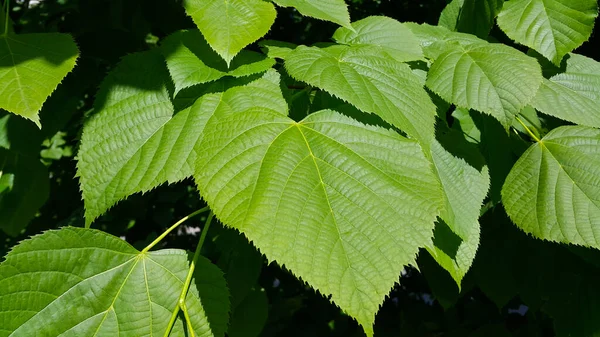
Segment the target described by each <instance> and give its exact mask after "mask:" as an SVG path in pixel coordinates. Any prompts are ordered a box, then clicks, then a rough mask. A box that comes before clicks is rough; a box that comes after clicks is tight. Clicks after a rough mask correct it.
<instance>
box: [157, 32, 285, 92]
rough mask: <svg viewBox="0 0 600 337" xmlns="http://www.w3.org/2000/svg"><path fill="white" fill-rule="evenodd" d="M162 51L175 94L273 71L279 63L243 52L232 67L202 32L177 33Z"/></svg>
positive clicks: (235, 59) (167, 39)
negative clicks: (226, 79)
mask: <svg viewBox="0 0 600 337" xmlns="http://www.w3.org/2000/svg"><path fill="white" fill-rule="evenodd" d="M161 51H162V53H163V55H164V57H165V59H166V61H167V68H169V73H170V74H171V78H172V79H173V83H175V94H177V93H178V92H179V91H180V90H182V89H185V88H188V87H191V86H193V85H196V84H202V83H207V82H212V81H215V80H217V79H219V78H222V77H224V76H233V77H243V76H248V75H252V74H256V73H261V72H264V71H266V70H267V69H269V68H271V67H272V66H273V65H274V64H275V60H273V59H271V58H267V57H265V56H264V55H261V54H259V53H256V52H252V51H248V50H242V51H241V52H240V53H239V54H238V55H237V56H236V57H234V58H233V60H232V62H231V64H230V65H229V66H228V65H227V64H226V63H225V61H223V59H222V58H221V57H220V56H219V55H218V54H217V53H215V52H214V51H213V50H212V49H211V48H210V46H209V45H208V44H207V43H206V41H205V40H204V37H203V36H202V34H200V32H199V31H198V30H189V31H180V32H176V33H174V34H172V35H170V36H169V37H167V38H166V39H165V41H164V42H163V44H162V47H161Z"/></svg>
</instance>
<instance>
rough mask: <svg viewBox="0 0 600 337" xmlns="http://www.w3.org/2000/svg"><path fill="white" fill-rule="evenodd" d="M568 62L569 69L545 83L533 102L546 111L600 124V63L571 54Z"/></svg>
mask: <svg viewBox="0 0 600 337" xmlns="http://www.w3.org/2000/svg"><path fill="white" fill-rule="evenodd" d="M566 65H567V67H566V71H565V72H563V73H560V74H557V75H554V76H552V77H551V78H550V79H549V80H544V81H543V82H542V85H541V86H540V89H539V91H538V93H537V95H536V96H535V98H534V99H533V101H532V102H531V104H532V105H533V107H534V108H536V109H538V110H539V111H541V112H543V113H545V114H548V115H552V116H554V117H558V118H562V119H564V120H567V121H570V122H574V123H577V124H581V125H587V126H594V127H600V63H598V62H596V61H594V60H592V59H590V58H587V57H585V56H582V55H578V54H569V55H568V57H567V59H566Z"/></svg>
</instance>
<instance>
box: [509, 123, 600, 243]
mask: <svg viewBox="0 0 600 337" xmlns="http://www.w3.org/2000/svg"><path fill="white" fill-rule="evenodd" d="M502 202H503V203H504V206H505V208H506V212H507V213H508V215H509V216H510V218H511V219H512V220H513V221H514V222H515V223H516V224H517V226H519V227H520V228H521V229H523V230H524V231H525V232H527V233H531V234H533V235H534V236H536V237H538V238H541V239H545V240H550V241H556V242H565V243H572V244H577V245H582V246H587V247H594V248H600V130H598V129H594V128H589V127H585V126H563V127H559V128H556V129H554V130H552V131H551V132H550V133H548V134H547V135H546V136H545V137H544V138H542V139H541V141H540V142H538V143H536V144H534V145H532V146H531V147H530V148H529V149H528V150H527V151H526V152H525V153H524V154H523V155H522V156H521V158H520V159H519V160H518V161H517V163H516V164H515V166H514V167H513V169H512V170H511V171H510V173H509V175H508V177H507V178H506V182H505V183H504V186H503V188H502Z"/></svg>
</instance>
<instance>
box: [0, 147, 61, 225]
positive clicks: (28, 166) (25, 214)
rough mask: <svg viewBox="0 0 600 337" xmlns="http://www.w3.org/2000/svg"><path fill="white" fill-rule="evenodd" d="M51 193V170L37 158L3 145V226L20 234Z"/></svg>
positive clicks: (0, 206)
mask: <svg viewBox="0 0 600 337" xmlns="http://www.w3.org/2000/svg"><path fill="white" fill-rule="evenodd" d="M49 192H50V179H49V178H48V170H47V169H46V167H45V166H44V165H43V164H42V163H41V162H40V160H39V159H38V158H33V157H30V156H27V155H22V154H20V153H17V152H14V151H9V150H6V149H2V148H0V229H2V230H3V231H4V232H5V233H7V234H9V235H12V236H16V235H18V234H19V233H20V232H21V230H22V229H23V228H25V227H26V226H27V224H28V223H29V221H31V219H33V217H34V216H35V214H36V212H37V211H38V209H39V208H40V207H42V205H44V203H45V202H46V199H48V194H49Z"/></svg>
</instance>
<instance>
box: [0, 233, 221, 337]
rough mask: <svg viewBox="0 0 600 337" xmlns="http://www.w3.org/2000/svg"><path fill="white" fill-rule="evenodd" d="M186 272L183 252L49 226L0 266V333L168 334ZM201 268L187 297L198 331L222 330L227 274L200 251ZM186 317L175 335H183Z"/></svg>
mask: <svg viewBox="0 0 600 337" xmlns="http://www.w3.org/2000/svg"><path fill="white" fill-rule="evenodd" d="M188 270H189V262H188V254H187V253H186V252H185V251H183V250H175V249H167V250H160V251H154V252H149V253H140V252H139V251H137V250H136V249H135V248H133V247H132V246H130V245H129V244H128V243H127V242H125V241H123V240H121V239H119V238H117V237H114V236H111V235H109V234H106V233H103V232H100V231H97V230H92V229H82V228H75V227H66V228H63V229H61V230H54V231H48V232H45V233H44V234H42V235H38V236H35V237H33V238H32V239H29V240H26V241H23V242H21V243H20V244H19V245H17V246H15V247H14V248H13V249H12V251H11V252H10V253H8V255H7V256H6V260H5V261H4V262H3V263H2V264H0V336H2V337H9V336H10V337H21V336H23V337H29V336H65V337H66V336H73V337H78V336H106V337H114V336H123V337H126V336H130V337H141V336H163V335H164V333H165V330H166V328H167V324H168V322H169V319H170V317H171V315H172V312H173V310H174V309H175V306H176V305H177V299H178V298H179V294H180V293H181V290H182V288H183V283H184V280H185V278H186V275H187V273H188ZM196 271H197V272H196V273H195V279H194V281H192V284H191V287H190V291H189V292H188V295H187V297H186V300H185V302H186V306H187V309H188V312H189V313H190V320H191V324H192V327H193V329H194V332H195V334H196V336H206V337H208V336H211V337H212V336H215V337H219V336H223V335H224V333H225V330H226V329H227V321H228V312H229V299H228V296H229V294H228V292H227V287H226V285H225V280H224V279H223V275H222V273H221V271H220V270H219V269H218V268H216V267H215V266H214V265H212V264H211V263H210V261H208V260H207V259H205V258H202V257H201V258H200V259H199V261H198V263H197V264H196ZM182 323H183V322H182V321H181V320H179V321H178V322H177V325H176V327H175V329H174V330H173V332H172V333H171V336H182V337H183V336H184V333H183V329H182V325H183V324H182Z"/></svg>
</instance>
